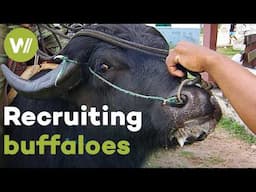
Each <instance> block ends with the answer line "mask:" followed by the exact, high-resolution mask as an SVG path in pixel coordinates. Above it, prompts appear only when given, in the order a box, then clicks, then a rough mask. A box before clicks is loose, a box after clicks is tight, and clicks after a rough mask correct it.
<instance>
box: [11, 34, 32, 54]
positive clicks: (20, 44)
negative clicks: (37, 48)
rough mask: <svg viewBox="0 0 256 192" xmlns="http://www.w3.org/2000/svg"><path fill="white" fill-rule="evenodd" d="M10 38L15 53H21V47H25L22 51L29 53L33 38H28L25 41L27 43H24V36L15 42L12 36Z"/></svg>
mask: <svg viewBox="0 0 256 192" xmlns="http://www.w3.org/2000/svg"><path fill="white" fill-rule="evenodd" d="M9 40H10V44H11V46H12V50H13V53H15V54H17V53H19V51H20V48H23V51H22V53H24V54H27V53H29V50H30V47H31V44H32V41H33V39H32V38H27V39H26V41H25V45H24V40H23V38H19V39H18V42H17V43H15V40H14V38H10V39H9Z"/></svg>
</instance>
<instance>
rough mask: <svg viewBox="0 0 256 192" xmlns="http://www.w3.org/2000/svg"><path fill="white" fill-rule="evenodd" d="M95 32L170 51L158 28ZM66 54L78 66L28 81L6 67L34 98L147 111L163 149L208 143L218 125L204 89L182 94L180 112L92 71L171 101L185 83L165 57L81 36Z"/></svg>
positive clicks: (146, 121) (147, 129) (149, 128)
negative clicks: (92, 71) (111, 84)
mask: <svg viewBox="0 0 256 192" xmlns="http://www.w3.org/2000/svg"><path fill="white" fill-rule="evenodd" d="M89 28H90V29H93V30H96V31H100V32H104V33H107V34H110V35H113V36H116V37H119V38H122V39H125V40H128V41H131V42H135V43H138V44H142V45H146V46H149V47H154V48H158V49H165V50H168V44H167V42H166V41H165V39H164V38H163V36H162V35H161V34H160V33H159V32H158V31H157V30H155V29H154V28H152V27H149V26H146V25H142V24H139V25H137V24H124V25H123V24H118V25H108V24H102V25H92V26H90V27H89ZM60 54H61V55H64V56H66V57H68V58H69V59H72V60H75V61H77V64H69V65H67V66H66V67H65V70H64V71H63V74H62V76H61V78H59V79H58V83H57V85H56V82H55V81H56V78H57V76H58V74H59V72H60V71H61V70H62V69H63V66H62V65H63V64H61V65H59V67H58V68H57V69H55V70H52V71H51V72H49V73H47V74H45V75H44V76H42V77H40V78H38V79H35V80H31V81H25V80H22V79H20V78H18V77H17V76H15V75H14V74H13V73H11V72H10V71H9V70H8V69H7V68H6V67H2V69H3V73H4V74H5V76H6V78H7V80H8V82H9V84H10V85H11V86H12V87H14V88H15V89H16V90H17V91H18V92H19V93H20V94H23V95H24V96H26V97H29V98H38V99H44V98H48V97H56V96H57V97H61V98H63V99H66V100H67V101H69V102H70V103H73V104H74V105H78V106H80V105H82V104H86V105H87V106H89V107H90V106H102V105H104V104H107V105H108V106H109V108H110V110H113V111H114V110H115V111H117V110H121V111H123V112H129V111H134V110H135V111H142V112H143V130H142V135H143V133H145V134H146V133H150V134H149V135H150V136H151V138H149V139H152V140H157V143H158V144H160V145H169V144H171V143H173V142H178V143H179V144H180V145H183V144H184V143H185V142H193V141H197V140H201V139H204V138H205V137H206V136H207V135H208V134H209V133H210V132H211V131H212V130H213V129H214V127H215V126H216V123H217V121H218V119H219V117H220V109H219V107H218V105H217V103H216V101H215V99H214V98H213V97H212V96H211V95H210V94H209V93H208V92H207V91H205V90H204V89H202V88H199V87H196V86H185V87H184V88H183V90H182V94H183V95H185V96H186V97H187V103H186V104H185V105H184V106H182V107H180V108H177V107H173V106H170V105H162V103H161V102H160V101H157V100H147V99H143V98H138V97H134V96H131V95H127V94H125V93H123V92H120V91H118V90H116V89H113V88H112V87H110V86H109V85H107V84H105V83H104V82H102V81H101V80H99V79H98V78H97V77H95V76H93V75H92V74H91V73H90V72H89V70H88V69H89V68H88V67H90V68H92V69H93V70H94V71H95V72H96V73H97V74H99V75H100V76H102V77H103V78H105V79H106V80H108V81H110V82H112V83H113V84H115V85H118V86H119V87H121V88H123V89H126V90H130V91H133V92H136V93H140V94H143V95H152V96H161V97H164V98H168V97H170V96H174V95H176V93H177V90H178V87H179V85H180V83H181V79H180V78H177V77H174V76H171V75H170V74H169V73H168V71H167V69H166V65H165V58H162V57H159V56H157V55H151V54H148V53H144V52H140V51H136V50H133V49H129V48H124V47H119V46H117V45H114V44H111V43H109V42H105V41H103V40H101V39H98V38H93V37H88V36H77V37H75V38H73V39H72V40H71V41H70V42H69V43H68V45H67V46H66V47H65V48H64V49H63V50H62V51H61V53H60Z"/></svg>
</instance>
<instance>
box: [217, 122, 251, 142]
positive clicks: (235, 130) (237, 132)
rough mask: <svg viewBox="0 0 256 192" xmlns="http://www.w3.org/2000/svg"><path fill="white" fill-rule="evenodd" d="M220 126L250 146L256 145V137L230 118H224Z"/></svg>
mask: <svg viewBox="0 0 256 192" xmlns="http://www.w3.org/2000/svg"><path fill="white" fill-rule="evenodd" d="M218 125H219V126H220V127H222V128H224V129H225V130H227V131H228V132H229V133H231V134H232V135H234V136H235V137H237V138H240V139H242V140H244V141H246V142H247V143H249V144H256V136H254V135H252V134H250V133H248V131H247V130H246V129H245V127H244V126H242V125H240V124H239V123H237V122H236V121H233V120H232V119H230V118H225V117H223V118H222V119H221V120H220V122H219V124H218Z"/></svg>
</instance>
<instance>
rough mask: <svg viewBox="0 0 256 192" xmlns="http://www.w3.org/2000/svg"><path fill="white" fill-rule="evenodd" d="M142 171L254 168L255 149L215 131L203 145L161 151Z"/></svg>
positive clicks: (198, 143) (255, 160) (196, 144)
mask: <svg viewBox="0 0 256 192" xmlns="http://www.w3.org/2000/svg"><path fill="white" fill-rule="evenodd" d="M144 167H145V168H256V145H255V144H254V145H250V144H248V143H246V142H245V141H242V140H240V139H237V138H234V137H233V136H231V135H230V134H229V133H228V132H227V131H226V130H224V129H222V128H216V129H215V131H214V132H213V133H212V134H210V135H209V136H208V137H207V138H206V139H205V140H204V141H201V142H197V143H194V144H192V145H185V146H184V147H182V148H181V147H177V148H176V149H168V150H165V149H161V150H159V151H158V152H156V153H154V154H153V155H152V156H151V157H150V158H149V159H148V160H147V161H146V163H145V166H144Z"/></svg>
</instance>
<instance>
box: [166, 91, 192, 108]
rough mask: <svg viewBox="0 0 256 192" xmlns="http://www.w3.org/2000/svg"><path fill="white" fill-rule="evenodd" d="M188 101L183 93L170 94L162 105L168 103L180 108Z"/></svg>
mask: <svg viewBox="0 0 256 192" xmlns="http://www.w3.org/2000/svg"><path fill="white" fill-rule="evenodd" d="M187 102H188V97H187V96H186V95H184V94H182V95H180V96H177V95H176V96H172V97H169V98H168V99H167V100H166V101H165V102H164V105H166V104H169V105H170V106H171V107H178V108H181V107H183V106H185V105H186V104H187Z"/></svg>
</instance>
